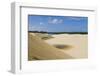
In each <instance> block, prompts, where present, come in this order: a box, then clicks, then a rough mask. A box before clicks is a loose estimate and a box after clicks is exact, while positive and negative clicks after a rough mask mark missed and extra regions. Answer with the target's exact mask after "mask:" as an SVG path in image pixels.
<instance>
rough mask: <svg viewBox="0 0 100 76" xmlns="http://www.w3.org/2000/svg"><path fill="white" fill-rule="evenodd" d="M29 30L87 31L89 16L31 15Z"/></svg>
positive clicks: (29, 17)
mask: <svg viewBox="0 0 100 76" xmlns="http://www.w3.org/2000/svg"><path fill="white" fill-rule="evenodd" d="M28 26H29V31H47V32H87V31H88V17H78V16H45V15H29V16H28Z"/></svg>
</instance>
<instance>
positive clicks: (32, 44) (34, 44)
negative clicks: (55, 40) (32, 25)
mask: <svg viewBox="0 0 100 76" xmlns="http://www.w3.org/2000/svg"><path fill="white" fill-rule="evenodd" d="M28 35H29V36H28V37H29V38H28V39H29V40H28V59H29V60H33V59H38V60H51V59H71V58H72V56H70V55H68V54H67V53H65V52H64V51H62V50H60V49H58V48H55V47H54V46H52V45H50V44H48V43H46V42H44V41H43V40H42V39H41V38H39V37H38V36H36V35H35V34H33V33H29V34H28ZM51 41H52V40H51Z"/></svg>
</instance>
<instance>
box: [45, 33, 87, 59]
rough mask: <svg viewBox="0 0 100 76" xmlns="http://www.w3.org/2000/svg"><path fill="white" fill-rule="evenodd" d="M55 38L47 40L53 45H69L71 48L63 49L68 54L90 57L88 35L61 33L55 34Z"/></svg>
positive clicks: (75, 56) (76, 56) (74, 56)
mask: <svg viewBox="0 0 100 76" xmlns="http://www.w3.org/2000/svg"><path fill="white" fill-rule="evenodd" d="M53 37H54V38H51V39H48V40H45V42H47V43H48V44H51V45H57V44H59V45H68V46H71V48H69V49H67V48H66V49H62V51H64V52H65V53H66V54H68V55H70V56H72V57H73V58H87V57H88V36H87V35H78V34H71V35H69V34H60V35H53Z"/></svg>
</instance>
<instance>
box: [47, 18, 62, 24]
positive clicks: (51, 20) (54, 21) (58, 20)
mask: <svg viewBox="0 0 100 76" xmlns="http://www.w3.org/2000/svg"><path fill="white" fill-rule="evenodd" d="M62 22H63V19H57V18H53V19H52V18H51V17H50V18H49V19H48V23H51V24H59V23H62Z"/></svg>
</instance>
